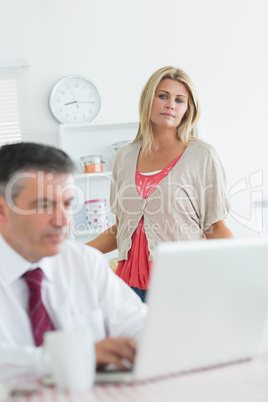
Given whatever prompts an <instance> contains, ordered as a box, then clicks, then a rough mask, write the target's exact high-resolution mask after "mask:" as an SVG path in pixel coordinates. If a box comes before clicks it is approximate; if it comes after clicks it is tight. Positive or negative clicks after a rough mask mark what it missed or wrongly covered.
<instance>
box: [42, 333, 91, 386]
mask: <svg viewBox="0 0 268 402" xmlns="http://www.w3.org/2000/svg"><path fill="white" fill-rule="evenodd" d="M44 340H45V343H44V347H45V348H46V350H47V352H48V354H49V356H50V362H51V372H52V376H53V379H54V382H55V385H56V386H57V388H58V389H60V390H62V391H70V392H83V391H87V390H89V389H90V388H91V387H92V386H93V384H94V380H95V367H96V356H95V344H94V340H93V334H92V331H91V329H90V328H85V329H77V330H70V331H65V330H55V331H48V332H46V333H45V334H44Z"/></svg>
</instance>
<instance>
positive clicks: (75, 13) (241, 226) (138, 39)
mask: <svg viewBox="0 0 268 402" xmlns="http://www.w3.org/2000/svg"><path fill="white" fill-rule="evenodd" d="M267 10H268V6H267V0H248V1H247V0H225V1H221V0H203V1H201V0H187V1H182V0H169V1H168V2H165V1H163V0H135V1H134V0H133V1H130V0H113V1H111V0H97V1H96V0H94V1H93V0H24V1H21V0H9V1H5V2H4V0H1V1H0V38H1V41H0V55H1V56H0V57H1V59H3V60H5V61H6V60H18V59H25V58H26V59H29V60H30V61H31V66H32V67H31V68H32V80H33V100H34V111H33V127H34V133H35V140H36V141H42V142H46V143H50V144H53V145H57V129H58V125H57V122H56V121H55V120H54V119H53V117H52V115H51V114H50V111H49V108H48V98H49V93H50V90H51V88H52V86H53V85H54V84H55V83H56V81H57V80H59V79H60V78H62V77H64V76H66V75H69V74H81V75H85V76H87V77H89V78H91V79H92V80H93V81H94V82H95V84H96V85H97V87H98V88H99V91H100V92H101V95H102V98H103V108H102V111H101V113H100V115H99V117H98V118H97V119H96V120H95V122H94V123H96V124H99V123H117V122H129V121H136V120H137V119H138V99H139V94H140V91H141V89H142V86H143V85H144V84H145V82H146V80H147V78H148V77H149V76H150V75H151V74H152V72H154V71H155V70H156V69H157V68H160V67H162V66H165V65H176V66H179V67H181V68H183V69H185V70H186V71H187V72H188V73H189V74H190V76H191V77H192V79H193V80H194V82H195V83H196V86H197V89H198V92H199V95H200V99H201V104H202V118H201V121H200V135H201V136H202V138H204V139H206V140H207V141H208V142H210V143H212V144H213V145H214V146H215V147H216V148H217V150H218V152H219V154H220V157H221V159H222V161H223V164H224V166H225V169H226V173H227V177H228V190H229V192H230V193H232V194H233V195H232V197H231V198H230V205H231V213H230V217H229V219H228V221H229V225H230V226H231V228H232V229H233V231H234V233H235V234H236V235H237V236H248V235H250V236H251V235H254V233H255V232H253V231H250V230H247V229H246V228H247V227H248V228H251V227H252V225H253V223H252V222H251V217H250V199H251V198H250V197H254V196H259V195H261V192H262V191H263V192H264V193H266V194H268V188H267V187H268V179H267V176H268V158H267V155H266V152H267V151H266V149H267V145H266V142H265V140H266V137H267V127H268V124H267V123H268V101H267V95H266V94H267V89H268V88H267V87H268V78H267V71H268V60H267V39H266V38H268V24H267V20H268V12H267ZM255 172H257V173H256V175H255V176H254V175H253V173H255ZM250 176H251V178H252V179H254V180H253V181H254V183H253V184H255V187H251V188H250V186H249V178H250ZM251 184H252V183H251Z"/></svg>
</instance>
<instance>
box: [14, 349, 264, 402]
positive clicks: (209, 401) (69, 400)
mask: <svg viewBox="0 0 268 402" xmlns="http://www.w3.org/2000/svg"><path fill="white" fill-rule="evenodd" d="M158 401H159V402H162V401H163V402H179V401H182V402H197V401H198V402H203V401H204V402H259V401H262V402H268V353H265V354H262V355H261V356H258V357H257V358H255V359H253V360H251V361H247V362H241V363H236V364H231V365H228V366H223V367H218V368H214V369H208V370H202V371H198V372H192V373H188V374H180V375H172V376H168V377H166V378H163V379H160V380H153V381H147V382H141V383H137V384H131V385H127V384H101V385H98V384H96V385H95V386H94V387H93V389H92V390H91V391H90V392H87V393H81V394H74V395H70V394H69V393H63V392H59V391H57V390H56V389H55V388H54V387H43V386H42V387H40V389H39V390H37V391H36V392H33V393H31V394H28V395H14V396H12V397H11V402H158Z"/></svg>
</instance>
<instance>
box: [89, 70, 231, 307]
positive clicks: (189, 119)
mask: <svg viewBox="0 0 268 402" xmlns="http://www.w3.org/2000/svg"><path fill="white" fill-rule="evenodd" d="M139 113H140V125H139V131H138V134H137V136H136V138H135V140H134V141H133V143H132V144H129V145H127V146H126V147H124V148H122V149H120V150H118V151H117V154H116V157H115V160H114V165H113V180H112V184H111V200H110V203H111V210H112V212H114V213H115V214H116V217H117V223H116V225H114V226H113V227H111V228H109V229H108V230H106V231H105V232H103V233H102V234H101V235H100V236H98V237H97V238H96V239H94V240H93V241H91V242H89V243H87V244H88V245H91V246H93V247H96V248H98V249H99V250H100V251H102V252H104V253H105V252H109V251H112V250H114V249H116V248H118V251H119V263H118V267H117V270H116V274H117V275H119V276H120V277H121V278H122V279H123V280H124V281H125V282H126V283H127V284H128V285H129V286H131V287H132V288H133V289H134V290H135V291H136V293H138V294H139V296H140V297H141V298H142V300H144V298H145V295H146V290H147V289H148V286H149V278H150V270H151V267H152V262H153V260H154V250H155V247H156V246H157V244H158V243H160V242H164V241H183V240H196V239H204V238H207V239H212V238H224V237H232V233H231V231H230V230H229V229H228V228H227V227H226V225H225V222H224V219H225V217H226V215H227V213H228V205H227V199H226V195H225V173H224V170H223V167H222V164H221V162H220V160H219V158H218V156H217V153H216V151H215V150H214V148H213V147H212V146H211V145H209V144H207V143H205V142H204V141H202V140H200V139H197V138H196V136H195V128H196V124H197V121H198V118H199V113H200V110H199V101H198V97H197V93H196V89H195V87H194V85H193V83H192V81H191V79H190V78H189V76H188V75H187V74H186V73H185V72H184V71H182V70H180V69H177V68H174V67H164V68H161V69H159V70H157V71H156V72H155V73H154V74H153V75H152V76H151V77H150V78H149V80H148V82H147V83H146V85H145V87H144V89H143V91H142V93H141V97H140V105H139Z"/></svg>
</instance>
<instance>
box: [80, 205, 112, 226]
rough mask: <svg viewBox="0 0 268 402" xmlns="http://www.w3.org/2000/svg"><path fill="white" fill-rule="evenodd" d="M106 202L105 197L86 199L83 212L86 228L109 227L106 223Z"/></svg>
mask: <svg viewBox="0 0 268 402" xmlns="http://www.w3.org/2000/svg"><path fill="white" fill-rule="evenodd" d="M107 212H108V203H107V200H106V199H98V200H88V201H85V204H84V213H85V220H86V225H87V229H89V230H99V231H100V232H102V231H103V230H105V229H107V228H108V227H109V224H108V215H107Z"/></svg>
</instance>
